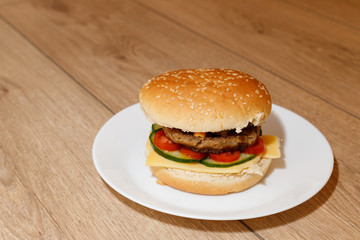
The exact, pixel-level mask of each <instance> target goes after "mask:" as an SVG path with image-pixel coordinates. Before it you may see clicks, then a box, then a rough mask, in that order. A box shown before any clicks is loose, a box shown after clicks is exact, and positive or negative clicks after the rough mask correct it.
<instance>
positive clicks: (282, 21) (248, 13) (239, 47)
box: [139, 0, 360, 117]
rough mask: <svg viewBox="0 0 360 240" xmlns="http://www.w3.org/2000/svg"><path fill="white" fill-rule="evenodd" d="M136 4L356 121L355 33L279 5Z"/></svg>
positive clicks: (358, 70) (218, 1)
mask: <svg viewBox="0 0 360 240" xmlns="http://www.w3.org/2000/svg"><path fill="white" fill-rule="evenodd" d="M139 2H141V4H143V5H145V6H146V7H147V8H149V9H151V10H152V11H155V12H159V14H162V15H164V16H166V18H168V19H171V21H174V22H176V23H178V24H180V25H182V26H186V27H187V28H189V29H191V31H194V32H198V33H199V34H200V35H201V36H202V37H203V38H205V39H209V40H210V41H214V42H216V44H219V45H221V46H222V47H223V48H226V49H228V50H229V51H234V52H235V53H236V54H238V55H240V56H242V57H244V58H245V59H248V60H249V61H251V62H254V63H256V64H259V65H260V66H261V67H263V68H265V69H266V70H268V71H271V72H273V73H275V74H277V75H278V76H281V77H283V78H285V79H287V80H288V81H290V82H292V83H294V84H296V85H297V86H299V87H301V88H303V89H305V90H306V91H309V92H312V93H313V94H316V95H318V96H320V97H322V98H323V99H325V100H326V101H328V102H330V103H333V104H335V105H336V106H338V107H340V108H343V109H345V110H346V111H348V112H350V113H351V114H354V115H356V116H357V117H360V108H359V107H357V106H359V105H360V97H359V89H360V82H359V81H358V77H359V75H360V59H359V56H360V32H359V31H357V30H355V29H351V28H348V27H347V26H343V25H341V24H338V23H336V22H334V21H332V20H329V19H328V18H324V17H321V16H319V15H317V14H314V13H312V12H308V11H306V10H304V9H301V8H298V7H296V6H293V5H291V4H287V3H284V2H282V1H271V2H269V1H264V0H256V1H252V0H248V1H242V2H241V3H239V2H238V1H236V0H228V1H223V0H212V1H206V2H204V1H200V2H196V3H193V2H192V1H182V0H178V1H162V0H155V1H152V2H151V3H150V2H149V1H144V0H139ZM155 6H156V7H155ZM357 10H358V11H359V9H357Z"/></svg>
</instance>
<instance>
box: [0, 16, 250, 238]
mask: <svg viewBox="0 0 360 240" xmlns="http://www.w3.org/2000/svg"><path fill="white" fill-rule="evenodd" d="M0 36H1V39H2V41H1V44H0V62H2V63H6V64H5V65H3V67H2V70H1V73H0V89H1V98H0V104H1V108H0V116H1V119H0V127H1V133H2V138H1V139H0V146H1V151H0V153H1V171H0V183H1V185H0V190H1V200H2V204H1V206H0V210H1V213H2V214H1V215H0V223H1V228H0V236H2V237H4V238H5V239H17V238H20V239H41V238H48V239H116V238H121V239H134V238H136V239H160V238H166V239H189V238H194V237H195V236H196V237H200V238H202V237H203V238H205V237H206V238H208V239H218V238H219V237H221V238H224V239H231V238H247V239H256V237H255V236H254V234H252V233H251V232H250V231H249V230H248V229H247V228H246V227H245V226H243V225H242V224H241V223H240V222H238V221H231V222H217V221H213V222H206V221H199V220H189V219H185V218H179V217H174V216H170V215H167V214H163V213H159V212H156V211H153V210H150V209H147V208H145V207H142V206H140V205H138V204H136V203H134V202H131V201H130V200H127V199H126V198H124V197H123V196H121V195H119V194H118V193H115V192H114V191H113V190H111V189H110V188H109V187H107V185H106V184H104V182H103V181H102V180H101V178H100V176H99V175H98V173H97V172H96V170H95V168H94V165H93V163H92V161H91V146H92V142H93V139H94V137H95V134H96V133H97V131H98V129H99V128H100V126H101V125H102V124H103V123H104V122H105V121H106V120H107V119H108V118H109V117H111V116H112V113H111V112H109V110H108V109H106V108H105V107H104V106H103V105H102V104H101V103H99V102H98V101H97V100H96V99H95V98H94V97H93V96H91V95H89V93H88V92H87V91H86V90H84V89H83V88H82V87H81V86H79V85H78V84H77V83H76V82H74V81H73V80H72V79H71V78H69V76H67V74H65V73H64V72H63V71H62V70H60V69H59V68H58V67H57V66H56V65H54V63H52V62H51V61H49V59H48V58H46V57H45V56H44V55H43V54H42V53H40V52H39V51H37V49H36V48H34V47H33V46H32V45H31V44H29V42H27V41H26V40H25V39H23V38H22V36H21V35H19V34H18V33H16V32H15V31H14V30H13V29H12V28H11V27H10V26H8V25H7V24H6V23H4V22H3V21H0ZM5 36H6V37H5ZM18 66H21V71H14V69H17V68H18ZM24 183H26V184H24Z"/></svg>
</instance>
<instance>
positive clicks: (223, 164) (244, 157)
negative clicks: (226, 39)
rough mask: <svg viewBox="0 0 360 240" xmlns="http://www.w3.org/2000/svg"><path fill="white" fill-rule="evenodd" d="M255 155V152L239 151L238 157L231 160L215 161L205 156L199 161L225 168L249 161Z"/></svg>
mask: <svg viewBox="0 0 360 240" xmlns="http://www.w3.org/2000/svg"><path fill="white" fill-rule="evenodd" d="M255 157H256V154H246V153H241V155H240V158H239V159H238V160H236V161H233V162H217V161H215V160H212V159H211V158H206V159H204V160H201V161H200V163H201V164H204V165H205V166H207V167H220V168H227V167H232V166H235V165H239V164H242V163H246V162H247V161H250V160H251V159H254V158H255Z"/></svg>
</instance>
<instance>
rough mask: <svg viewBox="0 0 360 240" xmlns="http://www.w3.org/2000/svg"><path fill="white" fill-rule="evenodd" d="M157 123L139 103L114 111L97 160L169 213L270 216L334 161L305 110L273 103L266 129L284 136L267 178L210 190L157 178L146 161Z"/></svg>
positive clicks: (134, 194) (316, 187)
mask: <svg viewBox="0 0 360 240" xmlns="http://www.w3.org/2000/svg"><path fill="white" fill-rule="evenodd" d="M150 129H151V123H150V122H149V121H147V119H146V118H145V116H144V114H143V113H142V111H141V109H140V106H139V104H135V105H133V106H130V107H128V108H126V109H124V110H123V111H121V112H119V113H117V114H116V115H114V116H113V117H112V118H111V119H110V120H109V121H108V122H106V123H105V125H104V126H103V127H102V128H101V129H100V131H99V133H98V134H97V136H96V138H95V141H94V145H93V159H94V164H95V167H96V169H97V171H98V172H99V174H100V176H101V177H102V178H103V179H104V181H105V182H106V183H107V184H108V185H110V186H111V187H112V188H113V189H115V190H116V191H117V192H119V193H120V194H122V195H123V196H125V197H127V198H129V199H131V200H132V201H134V202H137V203H139V204H141V205H143V206H146V207H149V208H152V209H155V210H157V211H161V212H164V213H168V214H173V215H177V216H183V217H188V218H196V219H211V220H234V219H249V218H256V217H262V216H267V215H270V214H274V213H278V212H281V211H285V210H287V209H290V208H292V207H295V206H297V205H299V204H301V203H303V202H305V201H306V200H308V199H309V198H311V197H312V196H314V195H315V194H316V193H317V192H318V191H320V189H321V188H322V187H323V186H324V185H325V184H326V182H327V181H328V179H329V177H330V175H331V173H332V169H333V164H334V158H333V154H332V150H331V147H330V145H329V143H328V142H327V140H326V139H325V137H324V136H323V135H322V134H321V133H320V131H319V130H318V129H317V128H315V127H314V126H313V125H312V124H311V123H309V122H308V121H307V120H305V119H304V118H302V117H300V116H299V115H297V114H295V113H293V112H291V111H289V110H287V109H285V108H282V107H280V106H277V105H275V104H273V109H272V112H271V115H270V116H269V118H268V119H267V120H266V123H265V124H264V125H263V133H264V134H266V135H276V136H278V137H279V138H281V139H282V141H281V152H282V157H281V158H280V159H274V160H273V161H272V164H271V166H270V169H269V171H268V173H267V174H266V176H265V177H264V178H263V180H262V181H261V182H260V183H259V184H257V185H255V186H254V187H252V188H250V189H248V190H245V191H243V192H239V193H233V194H228V195H222V196H206V195H198V194H191V193H186V192H182V191H179V190H176V189H173V188H171V187H168V186H162V185H159V184H157V183H156V178H155V177H153V176H152V173H151V171H150V169H149V168H148V167H147V166H146V165H145V162H146V157H145V154H144V149H145V143H146V140H147V138H148V135H149V132H150Z"/></svg>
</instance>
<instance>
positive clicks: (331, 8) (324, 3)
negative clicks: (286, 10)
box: [285, 0, 360, 30]
mask: <svg viewBox="0 0 360 240" xmlns="http://www.w3.org/2000/svg"><path fill="white" fill-rule="evenodd" d="M285 1H286V2H288V3H290V4H294V5H295V6H298V7H302V8H304V9H305V10H308V11H310V12H314V13H317V14H319V15H321V16H324V17H326V18H329V19H332V20H334V21H337V22H339V23H341V24H343V25H345V26H349V27H352V28H356V29H358V30H360V14H359V9H360V2H359V1H357V0H345V1H343V0H320V1H311V0H303V1H296V0H285Z"/></svg>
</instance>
